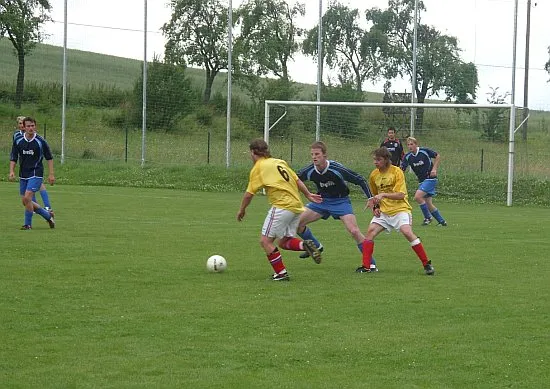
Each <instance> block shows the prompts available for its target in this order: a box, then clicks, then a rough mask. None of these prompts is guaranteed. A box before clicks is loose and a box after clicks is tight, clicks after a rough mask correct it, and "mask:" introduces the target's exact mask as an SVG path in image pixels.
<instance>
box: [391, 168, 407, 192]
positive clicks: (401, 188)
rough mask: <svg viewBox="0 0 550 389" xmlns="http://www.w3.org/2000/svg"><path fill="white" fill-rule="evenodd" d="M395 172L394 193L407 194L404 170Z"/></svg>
mask: <svg viewBox="0 0 550 389" xmlns="http://www.w3.org/2000/svg"><path fill="white" fill-rule="evenodd" d="M395 171H396V173H395V185H394V187H393V191H394V192H399V193H403V194H407V184H406V182H405V174H403V170H401V169H399V168H397V169H395Z"/></svg>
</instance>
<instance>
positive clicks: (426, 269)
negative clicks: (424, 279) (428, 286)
mask: <svg viewBox="0 0 550 389" xmlns="http://www.w3.org/2000/svg"><path fill="white" fill-rule="evenodd" d="M424 273H426V275H427V276H433V275H434V274H435V269H434V267H433V266H432V261H428V263H427V264H425V265H424Z"/></svg>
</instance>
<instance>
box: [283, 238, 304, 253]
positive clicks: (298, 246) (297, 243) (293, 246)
mask: <svg viewBox="0 0 550 389" xmlns="http://www.w3.org/2000/svg"><path fill="white" fill-rule="evenodd" d="M281 248H282V249H285V250H292V251H303V250H304V246H302V240H301V239H298V238H291V239H289V240H287V241H286V242H284V244H282V245H281Z"/></svg>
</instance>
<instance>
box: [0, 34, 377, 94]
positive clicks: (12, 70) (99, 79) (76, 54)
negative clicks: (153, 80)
mask: <svg viewBox="0 0 550 389" xmlns="http://www.w3.org/2000/svg"><path fill="white" fill-rule="evenodd" d="M17 67H18V64H17V59H16V57H15V56H14V55H13V48H12V46H11V43H10V42H9V41H8V40H7V39H2V40H0V69H2V72H0V83H15V79H16V77H17ZM67 69H68V73H67V76H68V80H69V85H70V87H71V88H85V87H89V86H90V85H98V84H103V85H108V86H113V85H114V86H116V87H118V88H120V89H131V88H133V86H134V82H135V80H136V78H137V77H138V76H139V75H140V74H141V72H142V61H139V60H135V59H130V58H122V57H115V56H112V55H104V54H98V53H92V52H87V51H80V50H72V49H69V50H68V57H67ZM62 70H63V48H62V47H58V46H52V45H45V44H39V45H37V47H36V48H35V49H34V50H33V51H32V52H31V54H30V55H29V56H27V58H26V71H25V81H26V82H38V83H41V82H57V83H61V82H62ZM187 75H188V76H189V78H190V79H191V81H192V83H193V85H195V86H196V87H197V88H202V86H203V85H204V71H203V70H202V69H197V68H192V67H189V68H188V69H187ZM298 85H300V89H301V93H300V98H301V99H304V100H311V99H312V97H313V96H315V91H316V86H315V85H311V84H298ZM218 91H219V92H221V93H222V94H224V95H225V94H226V91H227V77H226V74H225V73H221V74H220V75H218V77H216V80H215V81H214V86H213V93H216V92H218ZM241 93H242V92H241V91H240V89H239V88H238V87H234V89H233V94H234V95H235V96H239V95H240V94H241ZM368 100H369V101H382V95H381V94H380V93H370V92H368Z"/></svg>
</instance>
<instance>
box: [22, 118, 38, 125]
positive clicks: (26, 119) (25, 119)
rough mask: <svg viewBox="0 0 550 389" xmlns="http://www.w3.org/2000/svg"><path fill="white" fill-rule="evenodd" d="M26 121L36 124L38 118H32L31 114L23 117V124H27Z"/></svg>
mask: <svg viewBox="0 0 550 389" xmlns="http://www.w3.org/2000/svg"><path fill="white" fill-rule="evenodd" d="M25 122H31V123H34V124H36V120H34V119H33V118H31V117H30V116H26V117H25V118H24V119H23V124H25Z"/></svg>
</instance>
